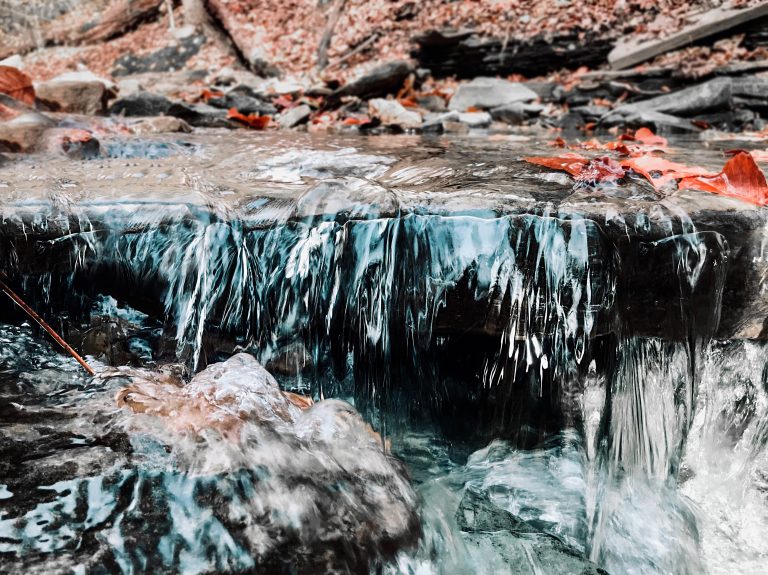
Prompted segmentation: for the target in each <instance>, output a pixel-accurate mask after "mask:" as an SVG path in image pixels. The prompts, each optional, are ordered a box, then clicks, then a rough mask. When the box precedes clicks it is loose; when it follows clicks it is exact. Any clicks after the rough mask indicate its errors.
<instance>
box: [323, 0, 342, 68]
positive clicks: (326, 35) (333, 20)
mask: <svg viewBox="0 0 768 575" xmlns="http://www.w3.org/2000/svg"><path fill="white" fill-rule="evenodd" d="M346 3H347V0H336V4H334V6H333V10H332V11H331V14H330V15H329V16H328V23H327V24H326V25H325V30H324V31H323V36H322V37H321V38H320V44H319V45H318V46H317V67H318V69H320V70H322V69H323V68H325V67H326V66H327V65H328V47H329V46H330V45H331V38H333V30H334V29H335V28H336V24H338V23H339V19H340V18H341V13H342V12H343V11H344V6H345V4H346Z"/></svg>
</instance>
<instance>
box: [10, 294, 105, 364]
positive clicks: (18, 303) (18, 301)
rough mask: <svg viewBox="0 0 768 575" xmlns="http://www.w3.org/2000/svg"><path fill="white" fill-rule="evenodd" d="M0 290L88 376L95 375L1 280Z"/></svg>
mask: <svg viewBox="0 0 768 575" xmlns="http://www.w3.org/2000/svg"><path fill="white" fill-rule="evenodd" d="M0 290H2V291H4V292H5V293H6V294H7V295H8V297H9V298H11V299H12V300H13V303H15V304H16V305H17V306H19V307H20V308H21V309H23V310H24V312H25V313H26V314H27V315H28V316H29V317H31V318H32V319H33V320H35V322H36V323H37V325H39V326H40V327H42V328H43V329H44V330H45V331H47V332H48V334H49V335H50V336H51V337H52V338H53V339H55V340H56V343H58V344H59V345H60V346H61V347H63V348H64V349H65V350H66V351H67V352H68V353H69V354H70V355H71V356H72V357H74V358H75V359H76V360H77V362H78V363H79V364H80V365H82V366H83V369H85V371H87V372H88V375H94V373H95V372H94V371H93V369H92V368H91V366H90V365H88V364H87V363H85V360H84V359H83V358H82V357H80V356H79V355H78V354H77V352H76V351H75V350H74V349H72V347H71V346H70V345H69V344H68V343H67V342H66V341H64V340H63V339H62V337H61V336H60V335H59V334H58V333H56V332H55V331H53V328H52V327H51V326H49V325H48V324H47V323H46V322H45V320H44V319H43V318H41V317H40V316H39V315H37V314H36V313H35V310H33V309H32V308H31V307H29V306H28V305H27V304H26V303H24V301H23V300H22V299H21V298H20V297H19V296H17V295H16V294H15V293H14V291H13V290H12V289H11V288H9V287H8V286H7V285H6V284H5V282H4V281H3V280H2V279H0Z"/></svg>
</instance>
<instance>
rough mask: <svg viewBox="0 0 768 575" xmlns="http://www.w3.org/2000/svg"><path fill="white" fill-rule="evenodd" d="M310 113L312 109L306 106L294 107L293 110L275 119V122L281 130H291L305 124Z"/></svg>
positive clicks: (286, 111)
mask: <svg viewBox="0 0 768 575" xmlns="http://www.w3.org/2000/svg"><path fill="white" fill-rule="evenodd" d="M311 113H312V108H310V107H309V106H307V105H306V104H301V105H300V106H295V107H294V108H290V109H288V110H285V111H284V112H283V113H282V114H280V116H279V117H278V118H277V122H278V124H280V127H281V128H293V127H295V126H298V125H299V124H303V123H304V122H306V121H307V120H308V119H309V115H310V114H311Z"/></svg>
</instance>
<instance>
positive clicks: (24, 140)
mask: <svg viewBox="0 0 768 575" xmlns="http://www.w3.org/2000/svg"><path fill="white" fill-rule="evenodd" d="M53 126H55V122H54V121H53V120H51V119H50V118H49V117H47V116H44V115H43V114H40V113H39V112H25V113H22V114H20V115H19V116H16V117H15V118H12V119H10V120H8V121H6V122H0V151H6V152H29V151H31V150H33V149H34V148H35V147H36V146H37V144H38V142H39V141H40V138H41V137H42V135H43V133H44V132H45V131H46V130H47V129H48V128H51V127H53Z"/></svg>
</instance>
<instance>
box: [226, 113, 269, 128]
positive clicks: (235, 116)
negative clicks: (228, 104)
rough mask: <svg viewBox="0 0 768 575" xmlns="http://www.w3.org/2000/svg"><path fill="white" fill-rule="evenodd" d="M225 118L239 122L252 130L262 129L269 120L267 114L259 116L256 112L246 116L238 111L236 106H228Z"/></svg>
mask: <svg viewBox="0 0 768 575" xmlns="http://www.w3.org/2000/svg"><path fill="white" fill-rule="evenodd" d="M227 118H229V119H230V120H235V121H237V122H241V123H243V124H245V125H246V126H248V127H249V128H253V129H254V130H263V129H264V128H266V127H267V126H268V125H269V120H270V118H269V116H259V115H258V114H248V115H247V116H246V115H245V114H241V113H240V112H238V111H237V108H230V109H229V111H228V112H227Z"/></svg>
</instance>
